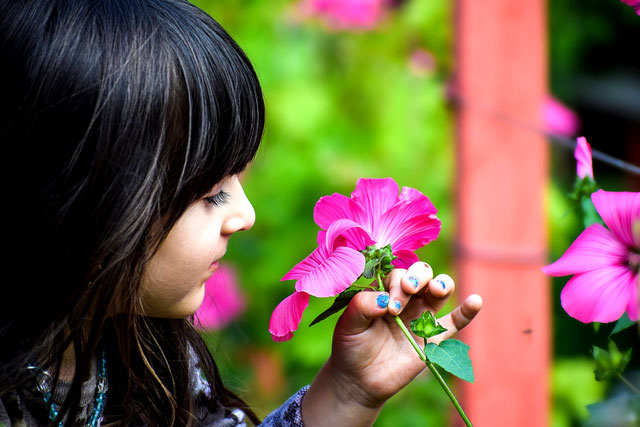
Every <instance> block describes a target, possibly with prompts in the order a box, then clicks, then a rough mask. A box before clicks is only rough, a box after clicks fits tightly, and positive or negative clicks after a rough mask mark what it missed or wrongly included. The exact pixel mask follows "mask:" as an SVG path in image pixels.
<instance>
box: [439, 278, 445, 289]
mask: <svg viewBox="0 0 640 427" xmlns="http://www.w3.org/2000/svg"><path fill="white" fill-rule="evenodd" d="M437 282H440V284H441V285H442V289H447V285H446V284H445V283H444V281H443V280H440V279H438V280H437Z"/></svg>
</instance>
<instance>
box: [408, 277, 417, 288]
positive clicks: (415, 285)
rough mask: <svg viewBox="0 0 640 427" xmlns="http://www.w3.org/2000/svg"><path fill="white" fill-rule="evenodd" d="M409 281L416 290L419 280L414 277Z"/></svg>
mask: <svg viewBox="0 0 640 427" xmlns="http://www.w3.org/2000/svg"><path fill="white" fill-rule="evenodd" d="M409 281H410V282H411V284H412V285H413V287H414V288H417V287H418V279H417V278H415V277H414V276H409Z"/></svg>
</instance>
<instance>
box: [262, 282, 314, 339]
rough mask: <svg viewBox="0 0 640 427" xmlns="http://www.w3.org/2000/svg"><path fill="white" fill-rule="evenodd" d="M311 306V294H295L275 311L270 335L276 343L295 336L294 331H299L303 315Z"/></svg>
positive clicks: (281, 303)
mask: <svg viewBox="0 0 640 427" xmlns="http://www.w3.org/2000/svg"><path fill="white" fill-rule="evenodd" d="M308 305H309V294H307V293H305V292H294V293H293V294H291V295H289V296H288V297H286V298H285V299H283V300H282V301H281V302H280V304H278V306H277V307H276V308H275V310H273V313H272V314H271V320H270V321H269V333H271V338H272V339H273V340H274V341H287V340H290V339H291V337H292V336H293V331H295V330H296V329H298V325H299V324H300V320H302V313H304V310H305V309H306V308H307V306H308Z"/></svg>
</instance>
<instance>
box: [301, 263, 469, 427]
mask: <svg viewBox="0 0 640 427" xmlns="http://www.w3.org/2000/svg"><path fill="white" fill-rule="evenodd" d="M385 288H386V289H387V290H388V294H386V293H380V292H360V293H358V294H357V295H356V296H355V297H354V298H353V299H352V300H351V303H350V304H349V306H348V307H347V309H346V310H345V312H344V313H343V314H342V316H341V317H340V320H339V321H338V324H337V325H336V329H335V332H334V336H333V349H332V354H331V357H330V358H329V360H328V361H327V363H326V364H325V366H324V367H323V368H322V370H321V371H320V373H319V374H318V376H317V377H316V379H315V380H314V381H313V384H312V385H311V388H310V389H309V391H308V392H307V395H306V396H305V398H304V400H303V405H302V410H303V418H304V422H305V426H306V427H311V426H313V425H331V426H332V427H337V426H361V425H371V424H372V423H373V421H374V420H375V417H376V416H377V414H378V412H379V410H380V408H381V407H382V405H383V404H384V402H385V401H386V400H387V399H388V398H389V397H391V396H392V395H394V394H395V393H397V392H398V391H399V390H401V389H402V388H403V387H405V386H406V385H407V384H408V383H409V382H410V381H411V380H412V379H413V378H415V376H416V375H418V374H419V373H420V372H421V371H422V370H423V369H425V364H424V362H422V361H421V360H420V359H419V358H418V355H417V354H416V352H415V350H414V349H413V348H412V347H411V344H410V343H409V341H408V340H407V338H406V337H405V336H404V334H403V333H402V331H401V330H400V328H399V327H398V325H397V324H396V323H395V321H394V320H393V317H392V316H393V315H397V314H398V313H400V318H401V319H402V320H403V321H404V323H405V324H406V325H408V324H409V322H410V321H411V320H413V319H416V318H418V317H419V316H420V314H421V313H423V312H424V311H426V310H429V311H431V312H433V313H437V312H438V311H439V310H440V309H441V308H442V307H443V306H444V304H445V302H446V301H447V299H448V298H449V296H451V294H452V293H453V291H454V288H455V285H454V283H453V280H452V279H451V278H450V277H449V276H447V275H446V274H440V275H438V276H436V277H435V278H433V271H432V270H431V267H429V266H428V265H427V264H425V263H423V262H417V263H415V264H413V265H412V266H411V267H410V268H409V269H408V270H404V269H396V270H393V271H392V272H391V274H390V275H389V276H388V277H387V279H386V280H385ZM386 296H388V300H387V301H388V304H387V305H386V306H385V297H386ZM398 303H399V304H398ZM383 306H384V307H383ZM481 308H482V299H481V298H480V297H479V296H478V295H472V296H470V297H468V298H467V299H466V300H465V301H464V302H463V303H462V304H461V305H460V306H458V307H457V308H456V309H455V310H453V311H452V312H451V313H449V314H447V315H446V316H444V317H442V318H441V319H439V323H441V324H442V325H443V326H444V327H445V328H447V332H444V333H443V334H441V335H438V336H435V337H433V338H432V339H431V340H430V341H432V342H436V343H438V342H440V341H442V340H445V339H447V338H451V336H453V335H454V334H455V333H456V332H457V331H459V330H460V329H462V328H464V327H465V326H467V325H468V324H469V322H471V320H472V319H473V318H474V317H475V315H476V314H478V312H479V311H480V309H481ZM415 338H416V340H417V341H418V343H422V342H423V341H422V339H421V338H419V337H415Z"/></svg>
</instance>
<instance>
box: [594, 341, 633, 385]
mask: <svg viewBox="0 0 640 427" xmlns="http://www.w3.org/2000/svg"><path fill="white" fill-rule="evenodd" d="M592 354H593V358H594V359H595V361H596V369H595V371H594V373H595V376H596V380H597V381H605V380H610V379H611V378H615V377H617V376H618V375H621V374H622V372H624V368H626V366H627V364H628V363H629V361H630V360H631V349H628V350H627V351H624V352H621V351H620V350H618V347H617V346H616V344H615V343H614V342H613V341H612V340H609V351H607V350H604V349H602V348H600V347H596V346H593V348H592Z"/></svg>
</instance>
